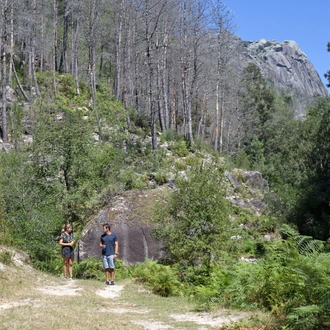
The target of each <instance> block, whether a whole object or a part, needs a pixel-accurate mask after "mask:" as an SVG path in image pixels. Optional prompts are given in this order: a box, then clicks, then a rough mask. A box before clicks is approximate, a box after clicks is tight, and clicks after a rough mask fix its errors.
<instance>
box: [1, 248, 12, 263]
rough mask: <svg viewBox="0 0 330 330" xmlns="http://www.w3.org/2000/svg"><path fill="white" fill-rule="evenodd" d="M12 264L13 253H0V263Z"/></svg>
mask: <svg viewBox="0 0 330 330" xmlns="http://www.w3.org/2000/svg"><path fill="white" fill-rule="evenodd" d="M12 262H13V253H12V252H10V251H1V252H0V263H2V264H4V265H10V264H12Z"/></svg>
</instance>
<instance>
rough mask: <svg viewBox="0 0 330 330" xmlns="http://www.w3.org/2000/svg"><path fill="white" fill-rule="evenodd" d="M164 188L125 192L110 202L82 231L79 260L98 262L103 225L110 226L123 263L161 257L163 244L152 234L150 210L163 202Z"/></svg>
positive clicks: (78, 252)
mask: <svg viewBox="0 0 330 330" xmlns="http://www.w3.org/2000/svg"><path fill="white" fill-rule="evenodd" d="M164 189H166V188H164V187H160V188H157V189H154V190H145V191H137V190H132V191H127V192H124V193H123V194H122V195H121V196H117V197H115V198H114V199H113V201H112V202H111V203H110V205H109V206H108V207H107V208H106V209H104V210H102V211H101V212H100V213H99V214H98V215H96V216H95V218H94V219H92V220H91V221H90V222H89V223H88V224H87V226H86V228H85V229H84V231H83V233H82V235H81V238H80V240H79V242H78V243H79V244H78V247H79V248H78V251H77V254H78V258H79V260H84V259H86V258H88V257H94V258H100V257H101V248H100V246H99V243H100V237H101V235H102V234H103V232H102V225H103V224H104V223H109V224H110V225H111V231H112V232H113V233H115V234H116V235H117V236H118V241H119V258H120V259H121V260H123V261H124V262H125V263H128V264H132V263H137V262H143V261H145V259H146V258H150V259H155V260H158V259H161V258H162V257H163V251H162V246H163V244H162V242H160V241H157V240H155V239H154V238H153V237H152V236H151V233H152V231H153V229H154V226H153V225H151V224H150V223H151V217H152V213H151V212H152V207H153V206H154V205H155V203H156V202H157V200H159V199H160V198H163V196H164Z"/></svg>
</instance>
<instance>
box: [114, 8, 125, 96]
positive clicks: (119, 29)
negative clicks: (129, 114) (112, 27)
mask: <svg viewBox="0 0 330 330" xmlns="http://www.w3.org/2000/svg"><path fill="white" fill-rule="evenodd" d="M121 9H122V8H120V10H118V12H117V13H116V16H118V17H119V18H118V20H119V22H118V23H117V24H116V27H117V28H116V52H115V56H116V76H115V94H116V96H117V98H118V99H120V97H121V71H122V68H121V57H120V50H121V43H122V24H123V23H122V15H121Z"/></svg>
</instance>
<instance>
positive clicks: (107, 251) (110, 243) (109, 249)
mask: <svg viewBox="0 0 330 330" xmlns="http://www.w3.org/2000/svg"><path fill="white" fill-rule="evenodd" d="M101 242H102V243H103V244H104V245H106V247H105V248H103V249H102V255H103V256H111V255H114V254H115V242H118V238H117V235H116V234H113V233H111V234H110V235H107V234H103V235H102V236H101Z"/></svg>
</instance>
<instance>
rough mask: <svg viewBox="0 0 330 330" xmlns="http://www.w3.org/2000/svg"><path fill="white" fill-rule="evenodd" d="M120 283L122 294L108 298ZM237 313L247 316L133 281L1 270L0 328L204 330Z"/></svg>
mask: <svg viewBox="0 0 330 330" xmlns="http://www.w3.org/2000/svg"><path fill="white" fill-rule="evenodd" d="M121 287H122V291H120V293H119V296H118V297H115V298H113V297H107V295H109V294H110V295H111V292H112V293H113V292H114V290H118V289H120V288H121ZM98 293H100V294H101V295H102V294H103V296H100V295H99V294H98ZM104 295H105V296H104ZM187 313H188V314H187ZM235 315H236V316H237V317H239V318H240V317H243V318H244V319H245V320H246V318H247V317H248V315H247V314H245V313H238V314H237V313H235V314H234V313H233V312H229V311H224V310H218V311H216V312H213V313H199V312H197V311H196V310H195V305H194V304H193V302H190V301H189V300H188V299H186V298H183V297H170V298H163V297H160V296H157V295H154V294H152V293H150V292H149V291H148V290H146V289H144V288H143V287H142V286H140V285H138V284H136V283H133V282H131V281H129V280H125V281H122V282H119V283H117V285H116V287H107V286H105V285H104V284H103V283H102V282H97V281H93V280H74V281H73V282H71V281H70V282H69V281H68V280H65V279H61V278H59V277H55V276H51V275H49V274H46V273H42V272H39V271H36V270H35V269H33V268H32V267H30V266H28V265H23V266H17V265H14V264H11V265H5V266H4V268H2V270H0V329H24V330H30V329H31V330H32V329H33V330H36V329H40V330H41V329H50V330H52V329H57V330H58V329H59V330H61V329H105V328H107V329H132V330H133V329H134V330H136V329H152V330H157V329H169V328H171V329H192V330H194V329H196V330H197V329H199V330H201V329H203V330H206V329H220V324H221V321H225V320H227V321H228V320H229V317H234V316H235ZM194 320H195V321H194ZM199 322H202V323H199ZM203 323H204V324H203ZM236 329H238V328H236ZM251 329H252V328H251Z"/></svg>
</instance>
